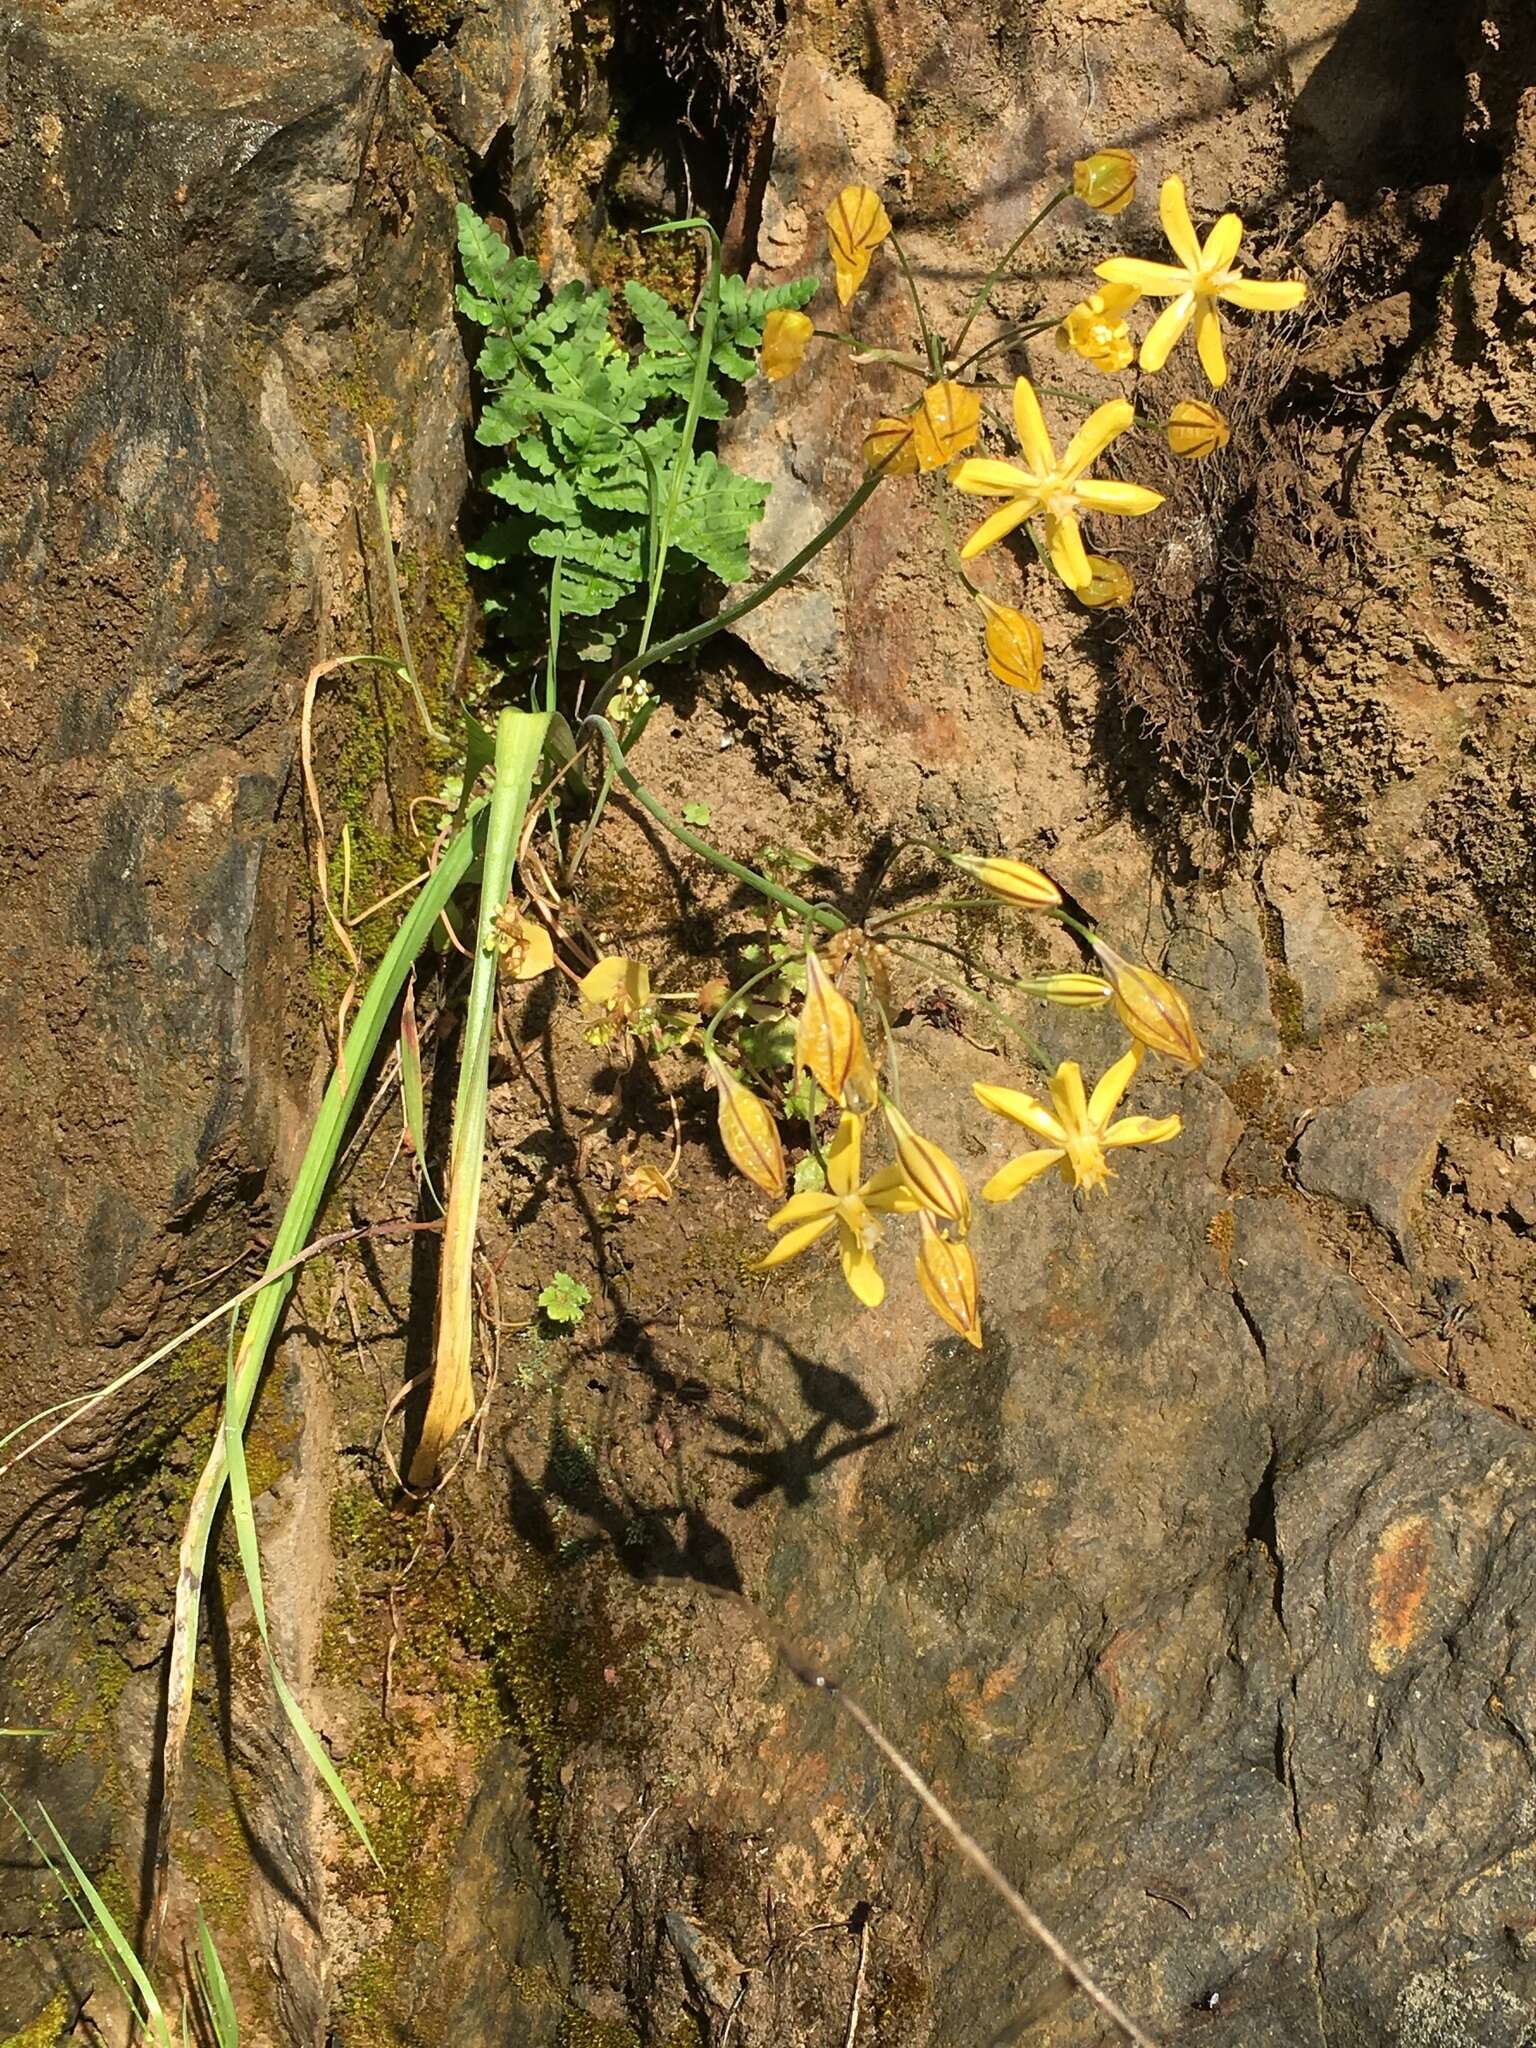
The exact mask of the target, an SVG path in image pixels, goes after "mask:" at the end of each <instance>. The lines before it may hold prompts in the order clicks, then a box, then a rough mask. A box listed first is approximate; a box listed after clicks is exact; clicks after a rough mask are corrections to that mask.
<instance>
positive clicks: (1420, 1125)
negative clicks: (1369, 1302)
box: [1296, 1075, 1456, 1265]
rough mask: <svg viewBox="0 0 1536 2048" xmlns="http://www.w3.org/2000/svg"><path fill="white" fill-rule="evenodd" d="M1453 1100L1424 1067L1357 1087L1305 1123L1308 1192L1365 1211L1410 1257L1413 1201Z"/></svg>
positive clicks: (1302, 1144)
mask: <svg viewBox="0 0 1536 2048" xmlns="http://www.w3.org/2000/svg"><path fill="white" fill-rule="evenodd" d="M1455 1102H1456V1097H1455V1095H1454V1093H1453V1092H1452V1091H1451V1090H1450V1089H1449V1088H1447V1087H1446V1086H1445V1085H1444V1084H1443V1083H1442V1082H1440V1081H1436V1080H1433V1079H1431V1078H1430V1077H1429V1076H1427V1075H1425V1076H1422V1077H1420V1078H1419V1079H1417V1080H1412V1081H1385V1082H1383V1083H1381V1084H1380V1086H1378V1087H1375V1088H1362V1089H1361V1090H1360V1092H1359V1094H1358V1095H1352V1096H1351V1097H1350V1098H1349V1100H1348V1102H1344V1103H1340V1104H1338V1105H1337V1106H1336V1107H1334V1108H1331V1109H1323V1110H1319V1111H1318V1113H1317V1115H1316V1116H1315V1117H1314V1118H1313V1119H1312V1121H1311V1123H1309V1124H1308V1125H1307V1128H1306V1129H1305V1130H1304V1131H1303V1132H1302V1134H1301V1137H1300V1139H1299V1140H1298V1142H1297V1146H1296V1174H1297V1178H1298V1179H1299V1180H1300V1182H1301V1185H1302V1186H1303V1187H1304V1188H1305V1189H1306V1190H1307V1192H1308V1193H1309V1194H1314V1195H1328V1196H1330V1197H1331V1198H1332V1199H1333V1200H1334V1201H1336V1202H1343V1203H1344V1204H1345V1205H1346V1206H1347V1207H1348V1208H1351V1209H1364V1210H1366V1211H1368V1212H1369V1214H1370V1216H1371V1218H1372V1220H1373V1221H1374V1222H1376V1223H1377V1224H1379V1225H1380V1227H1381V1228H1382V1229H1383V1230H1384V1231H1385V1232H1386V1233H1387V1235H1388V1237H1389V1238H1391V1240H1392V1243H1393V1245H1394V1246H1395V1247H1396V1249H1397V1251H1398V1254H1399V1255H1400V1257H1401V1258H1402V1259H1403V1261H1404V1263H1405V1264H1407V1265H1412V1264H1414V1262H1415V1260H1416V1258H1417V1244H1416V1241H1415V1238H1414V1233H1413V1226H1412V1219H1413V1211H1414V1206H1415V1204H1416V1203H1417V1201H1418V1198H1419V1195H1420V1193H1421V1191H1422V1189H1423V1186H1424V1183H1425V1181H1426V1180H1427V1179H1428V1177H1429V1171H1430V1168H1431V1167H1432V1166H1433V1165H1434V1163H1435V1153H1436V1151H1437V1149H1438V1147H1439V1143H1440V1133H1441V1131H1442V1130H1443V1129H1444V1128H1445V1124H1446V1120H1447V1118H1448V1117H1449V1116H1450V1114H1451V1111H1452V1109H1453V1108H1454V1107H1455Z"/></svg>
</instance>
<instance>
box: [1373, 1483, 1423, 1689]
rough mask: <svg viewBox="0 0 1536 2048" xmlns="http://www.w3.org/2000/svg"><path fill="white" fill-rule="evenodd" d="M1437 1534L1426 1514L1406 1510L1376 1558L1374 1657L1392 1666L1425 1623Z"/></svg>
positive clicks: (1380, 1663)
mask: <svg viewBox="0 0 1536 2048" xmlns="http://www.w3.org/2000/svg"><path fill="white" fill-rule="evenodd" d="M1433 1562H1434V1538H1433V1532H1432V1530H1431V1528H1430V1523H1429V1518H1428V1516H1427V1515H1405V1516H1404V1517H1403V1519H1402V1520H1401V1521H1397V1522H1393V1523H1392V1524H1391V1525H1390V1527H1388V1528H1387V1529H1385V1530H1383V1532H1382V1536H1381V1541H1380V1542H1379V1543H1378V1544H1377V1546H1376V1555H1375V1556H1374V1557H1373V1558H1372V1560H1371V1662H1372V1664H1373V1665H1374V1666H1375V1668H1376V1669H1377V1670H1378V1671H1383V1672H1385V1671H1390V1670H1391V1669H1392V1667H1393V1666H1394V1665H1395V1664H1397V1663H1398V1662H1399V1660H1400V1659H1401V1658H1402V1657H1403V1655H1404V1654H1405V1652H1407V1651H1408V1650H1410V1649H1411V1648H1412V1647H1413V1645H1414V1643H1415V1642H1416V1641H1417V1640H1418V1638H1419V1636H1420V1635H1421V1634H1422V1633H1423V1627H1424V1619H1425V1617H1424V1606H1425V1602H1426V1600H1427V1599H1428V1596H1429V1581H1430V1568H1431V1566H1432V1564H1433Z"/></svg>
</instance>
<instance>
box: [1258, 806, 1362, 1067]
mask: <svg viewBox="0 0 1536 2048" xmlns="http://www.w3.org/2000/svg"><path fill="white" fill-rule="evenodd" d="M1264 893H1265V895H1266V897H1267V898H1268V899H1269V902H1270V903H1271V905H1272V906H1273V907H1274V910H1275V912H1276V913H1277V915H1278V916H1279V919H1280V929H1281V941H1282V945H1283V948H1284V952H1285V971H1286V973H1287V974H1288V975H1290V977H1291V979H1292V980H1293V981H1294V982H1295V984H1296V987H1297V991H1298V994H1299V997H1300V1003H1301V1016H1300V1020H1299V1021H1300V1025H1301V1034H1302V1036H1303V1037H1304V1038H1305V1039H1307V1040H1308V1041H1309V1042H1310V1043H1313V1044H1315V1043H1316V1042H1317V1041H1318V1040H1319V1039H1320V1038H1321V1037H1322V1035H1323V1033H1324V1031H1325V1030H1327V1029H1328V1028H1329V1027H1330V1026H1333V1025H1338V1024H1344V1023H1348V1022H1350V1021H1351V1020H1353V1019H1355V1018H1358V1017H1360V1016H1362V1015H1366V1014H1369V1013H1370V1012H1371V1011H1373V1010H1374V1009H1375V1008H1376V1007H1377V1006H1378V1004H1379V1003H1380V999H1381V991H1380V988H1379V986H1378V983H1377V980H1376V976H1375V974H1374V973H1373V971H1372V969H1371V967H1370V965H1369V963H1368V962H1367V960H1366V958H1365V953H1364V950H1363V949H1362V947H1361V944H1360V941H1359V939H1358V938H1356V936H1355V934H1354V933H1353V932H1352V931H1351V930H1350V928H1349V926H1348V925H1347V924H1346V923H1345V922H1344V920H1343V919H1342V918H1341V917H1339V916H1338V914H1337V913H1336V912H1335V911H1334V910H1333V909H1332V908H1331V906H1330V905H1329V902H1328V897H1327V892H1326V891H1325V890H1324V888H1323V885H1322V883H1321V881H1320V880H1319V879H1318V874H1317V869H1316V866H1315V864H1314V863H1313V862H1312V861H1310V860H1309V859H1308V858H1307V857H1306V855H1305V854H1303V853H1300V852H1298V851H1297V850H1296V849H1295V848H1294V847H1281V848H1278V849H1277V850H1276V851H1275V852H1274V853H1272V854H1270V856H1269V858H1268V859H1267V860H1266V861H1265V863H1264Z"/></svg>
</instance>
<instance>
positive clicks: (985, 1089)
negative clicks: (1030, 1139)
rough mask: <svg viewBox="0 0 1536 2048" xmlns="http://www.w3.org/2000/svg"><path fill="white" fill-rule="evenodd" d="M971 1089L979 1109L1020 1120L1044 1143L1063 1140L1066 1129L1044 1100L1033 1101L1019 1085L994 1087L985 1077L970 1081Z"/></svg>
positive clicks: (1064, 1141) (1064, 1139) (1065, 1135)
mask: <svg viewBox="0 0 1536 2048" xmlns="http://www.w3.org/2000/svg"><path fill="white" fill-rule="evenodd" d="M971 1093H972V1094H973V1095H974V1096H975V1098H976V1100H977V1101H978V1102H979V1103H980V1104H981V1106H982V1108H983V1109H990V1110H991V1111H992V1113H993V1115H994V1116H1006V1117H1008V1118H1010V1119H1011V1120H1012V1121H1013V1122H1014V1123H1016V1124H1022V1125H1023V1126H1024V1128H1025V1130H1026V1131H1033V1132H1034V1134H1035V1136H1036V1137H1037V1138H1044V1140H1045V1142H1046V1143H1047V1144H1048V1145H1064V1144H1065V1143H1066V1141H1067V1134H1066V1132H1065V1131H1064V1130H1063V1129H1062V1128H1061V1125H1060V1124H1059V1123H1057V1121H1056V1119H1055V1117H1053V1116H1052V1115H1051V1112H1050V1111H1049V1110H1048V1109H1047V1108H1046V1106H1045V1104H1044V1103H1043V1102H1037V1101H1036V1100H1035V1098H1034V1096H1033V1095H1026V1094H1025V1093H1024V1090H1023V1089H1022V1088H994V1087H992V1086H991V1085H990V1083H988V1082H986V1081H973V1082H972V1083H971Z"/></svg>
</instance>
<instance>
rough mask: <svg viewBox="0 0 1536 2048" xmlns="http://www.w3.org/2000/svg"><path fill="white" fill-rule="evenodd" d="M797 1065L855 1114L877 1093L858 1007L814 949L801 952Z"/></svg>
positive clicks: (872, 1101)
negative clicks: (802, 978)
mask: <svg viewBox="0 0 1536 2048" xmlns="http://www.w3.org/2000/svg"><path fill="white" fill-rule="evenodd" d="M795 1065H796V1066H797V1067H804V1068H805V1069H806V1070H807V1071H808V1072H809V1073H811V1074H813V1075H814V1076H815V1078H816V1080H817V1082H818V1083H819V1084H820V1087H821V1091H822V1093H823V1094H824V1095H829V1096H831V1098H832V1100H833V1101H834V1102H835V1103H837V1105H838V1106H839V1108H841V1109H846V1110H849V1111H851V1112H852V1113H853V1114H854V1115H855V1116H867V1115H868V1114H869V1112H870V1111H871V1110H872V1109H873V1108H874V1106H875V1104H876V1102H877V1101H878V1099H879V1094H880V1088H879V1082H878V1080H877V1078H876V1075H875V1069H874V1063H873V1061H872V1060H871V1059H870V1057H869V1051H868V1048H867V1047H866V1046H865V1043H864V1028H863V1026H862V1025H861V1024H860V1022H859V1015H858V1012H857V1010H855V1009H854V1007H853V1005H852V1003H850V1002H849V1000H848V998H847V997H846V996H845V995H844V994H843V993H842V991H841V990H840V989H839V988H838V987H837V985H836V984H835V983H834V982H833V981H832V980H831V979H830V977H829V976H828V975H827V973H826V971H825V969H824V968H823V967H822V964H821V962H820V961H819V960H818V959H817V957H816V955H815V954H814V953H807V954H806V956H805V1005H804V1007H803V1009H802V1010H801V1012H800V1021H799V1023H798V1024H797V1025H796V1027H795Z"/></svg>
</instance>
